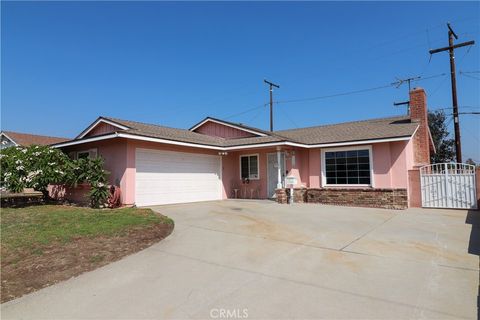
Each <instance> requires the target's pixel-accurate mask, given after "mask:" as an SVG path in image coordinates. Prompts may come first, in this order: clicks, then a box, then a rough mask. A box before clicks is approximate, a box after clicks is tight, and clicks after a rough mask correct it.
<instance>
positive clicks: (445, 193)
mask: <svg viewBox="0 0 480 320" xmlns="http://www.w3.org/2000/svg"><path fill="white" fill-rule="evenodd" d="M420 182H421V189H422V206H423V207H428V208H458V209H476V208H477V197H476V190H475V166H472V165H469V164H464V163H437V164H432V165H428V166H424V167H422V168H420Z"/></svg>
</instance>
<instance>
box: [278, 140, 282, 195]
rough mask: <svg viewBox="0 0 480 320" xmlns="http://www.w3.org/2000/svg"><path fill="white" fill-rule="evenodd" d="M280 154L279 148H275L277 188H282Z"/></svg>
mask: <svg viewBox="0 0 480 320" xmlns="http://www.w3.org/2000/svg"><path fill="white" fill-rule="evenodd" d="M281 160H282V156H281V153H280V150H279V149H277V189H281V188H282V163H281Z"/></svg>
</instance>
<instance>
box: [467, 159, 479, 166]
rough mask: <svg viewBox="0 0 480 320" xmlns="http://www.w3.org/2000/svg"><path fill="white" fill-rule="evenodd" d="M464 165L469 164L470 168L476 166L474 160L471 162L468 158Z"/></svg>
mask: <svg viewBox="0 0 480 320" xmlns="http://www.w3.org/2000/svg"><path fill="white" fill-rule="evenodd" d="M465 163H466V164H471V165H472V166H477V164H476V163H475V160H473V159H472V158H468V159H467V161H465Z"/></svg>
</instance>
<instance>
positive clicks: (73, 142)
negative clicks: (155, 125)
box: [52, 132, 412, 151]
mask: <svg viewBox="0 0 480 320" xmlns="http://www.w3.org/2000/svg"><path fill="white" fill-rule="evenodd" d="M117 137H118V138H128V139H133V140H141V141H150V142H158V143H165V144H173V145H179V146H186V147H194V148H203V149H211V150H220V151H230V150H242V149H251V148H263V147H276V146H292V147H301V148H306V149H312V148H325V147H337V146H349V145H364V144H372V143H381V142H393V141H408V140H410V139H411V138H412V136H406V137H398V138H385V139H372V140H359V141H349V142H336V143H325V144H302V143H296V142H289V141H281V142H267V143H258V144H248V145H243V146H231V147H219V146H211V145H203V144H198V143H191V142H180V141H174V140H167V139H162V138H153V137H145V136H138V135H134V134H128V133H124V132H115V133H113V134H109V135H104V136H96V137H92V138H86V139H81V140H71V141H67V142H63V143H58V144H54V145H52V147H55V148H62V147H67V146H73V145H77V144H82V143H88V142H92V141H98V140H105V139H111V138H117Z"/></svg>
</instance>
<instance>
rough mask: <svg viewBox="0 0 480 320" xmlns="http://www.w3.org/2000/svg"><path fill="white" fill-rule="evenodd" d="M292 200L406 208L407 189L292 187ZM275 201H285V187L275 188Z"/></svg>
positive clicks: (354, 205)
mask: <svg viewBox="0 0 480 320" xmlns="http://www.w3.org/2000/svg"><path fill="white" fill-rule="evenodd" d="M282 190H283V191H282ZM279 195H280V197H279ZM294 200H295V202H300V203H302V202H307V203H322V204H331V205H340V206H353V207H372V208H385V209H406V208H408V197H407V189H370V188H358V189H347V188H319V189H315V188H312V189H305V188H302V189H294ZM277 201H278V203H287V193H286V191H285V189H278V190H277Z"/></svg>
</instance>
